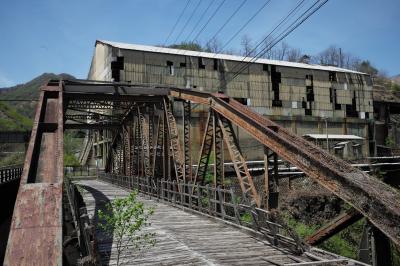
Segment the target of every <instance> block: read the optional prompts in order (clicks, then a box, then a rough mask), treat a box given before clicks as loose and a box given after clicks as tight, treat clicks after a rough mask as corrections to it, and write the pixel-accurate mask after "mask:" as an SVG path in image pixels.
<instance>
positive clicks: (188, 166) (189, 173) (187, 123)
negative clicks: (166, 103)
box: [182, 101, 192, 180]
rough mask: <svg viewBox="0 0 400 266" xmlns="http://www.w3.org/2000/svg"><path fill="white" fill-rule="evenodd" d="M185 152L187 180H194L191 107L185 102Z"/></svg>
mask: <svg viewBox="0 0 400 266" xmlns="http://www.w3.org/2000/svg"><path fill="white" fill-rule="evenodd" d="M182 104H183V150H184V156H185V168H184V170H185V180H192V156H191V153H192V152H191V150H192V149H191V145H190V144H191V141H190V140H191V138H190V120H191V105H190V102H189V101H183V102H182Z"/></svg>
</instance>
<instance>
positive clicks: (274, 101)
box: [272, 100, 282, 107]
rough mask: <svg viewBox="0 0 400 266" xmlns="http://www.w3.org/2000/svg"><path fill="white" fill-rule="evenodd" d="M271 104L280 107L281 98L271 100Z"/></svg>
mask: <svg viewBox="0 0 400 266" xmlns="http://www.w3.org/2000/svg"><path fill="white" fill-rule="evenodd" d="M272 106H273V107H282V101H281V100H272Z"/></svg>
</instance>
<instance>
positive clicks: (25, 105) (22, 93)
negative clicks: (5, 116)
mask: <svg viewBox="0 0 400 266" xmlns="http://www.w3.org/2000/svg"><path fill="white" fill-rule="evenodd" d="M59 78H63V79H74V77H73V76H71V75H69V74H64V73H63V74H59V75H57V74H53V73H43V74H42V75H40V76H38V77H36V78H34V79H32V80H31V81H28V82H26V83H24V84H19V85H16V86H13V87H9V88H1V89H0V100H32V101H23V102H22V101H11V102H7V103H8V104H10V105H13V106H14V108H15V109H16V110H17V111H18V113H19V114H21V115H24V116H26V117H28V118H31V119H32V118H33V116H34V114H35V107H36V103H37V102H36V100H37V99H38V97H39V92H40V87H41V86H43V85H44V84H46V82H47V81H49V80H50V79H59Z"/></svg>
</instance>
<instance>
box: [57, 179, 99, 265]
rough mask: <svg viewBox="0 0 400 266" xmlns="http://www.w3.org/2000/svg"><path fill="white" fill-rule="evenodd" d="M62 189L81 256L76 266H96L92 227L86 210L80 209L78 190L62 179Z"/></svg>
mask: <svg viewBox="0 0 400 266" xmlns="http://www.w3.org/2000/svg"><path fill="white" fill-rule="evenodd" d="M64 188H65V192H66V196H67V198H68V203H69V210H70V211H71V215H72V220H73V223H74V227H75V229H76V236H77V240H78V245H79V250H80V252H81V256H82V258H81V259H80V260H78V265H98V253H97V246H96V241H95V232H94V227H93V225H92V223H91V221H90V219H89V216H88V214H87V210H86V208H85V207H82V203H81V202H82V199H80V198H79V197H81V195H80V193H79V191H78V188H77V186H76V185H75V184H74V183H72V182H71V181H70V180H69V178H65V179H64ZM64 215H65V214H64Z"/></svg>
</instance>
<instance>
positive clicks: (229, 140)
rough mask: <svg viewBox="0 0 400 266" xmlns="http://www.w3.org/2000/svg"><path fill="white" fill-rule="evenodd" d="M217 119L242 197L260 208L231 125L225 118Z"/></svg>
mask: <svg viewBox="0 0 400 266" xmlns="http://www.w3.org/2000/svg"><path fill="white" fill-rule="evenodd" d="M217 119H218V124H219V127H220V128H221V131H222V136H223V138H224V140H225V143H226V146H227V148H228V151H229V155H230V157H231V160H232V163H233V166H234V168H235V171H236V176H237V178H238V180H239V183H240V187H241V189H242V192H243V195H244V196H245V197H246V198H247V199H248V200H250V201H253V203H255V204H256V205H257V206H258V207H260V206H261V199H260V196H259V195H258V192H257V189H256V187H255V186H254V182H253V177H252V176H251V175H250V172H249V169H248V167H247V164H246V160H245V159H244V157H243V155H242V152H241V151H240V147H239V144H238V142H237V139H236V136H235V132H234V131H233V128H232V124H231V123H230V121H228V120H227V119H226V118H225V117H219V116H217Z"/></svg>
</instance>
